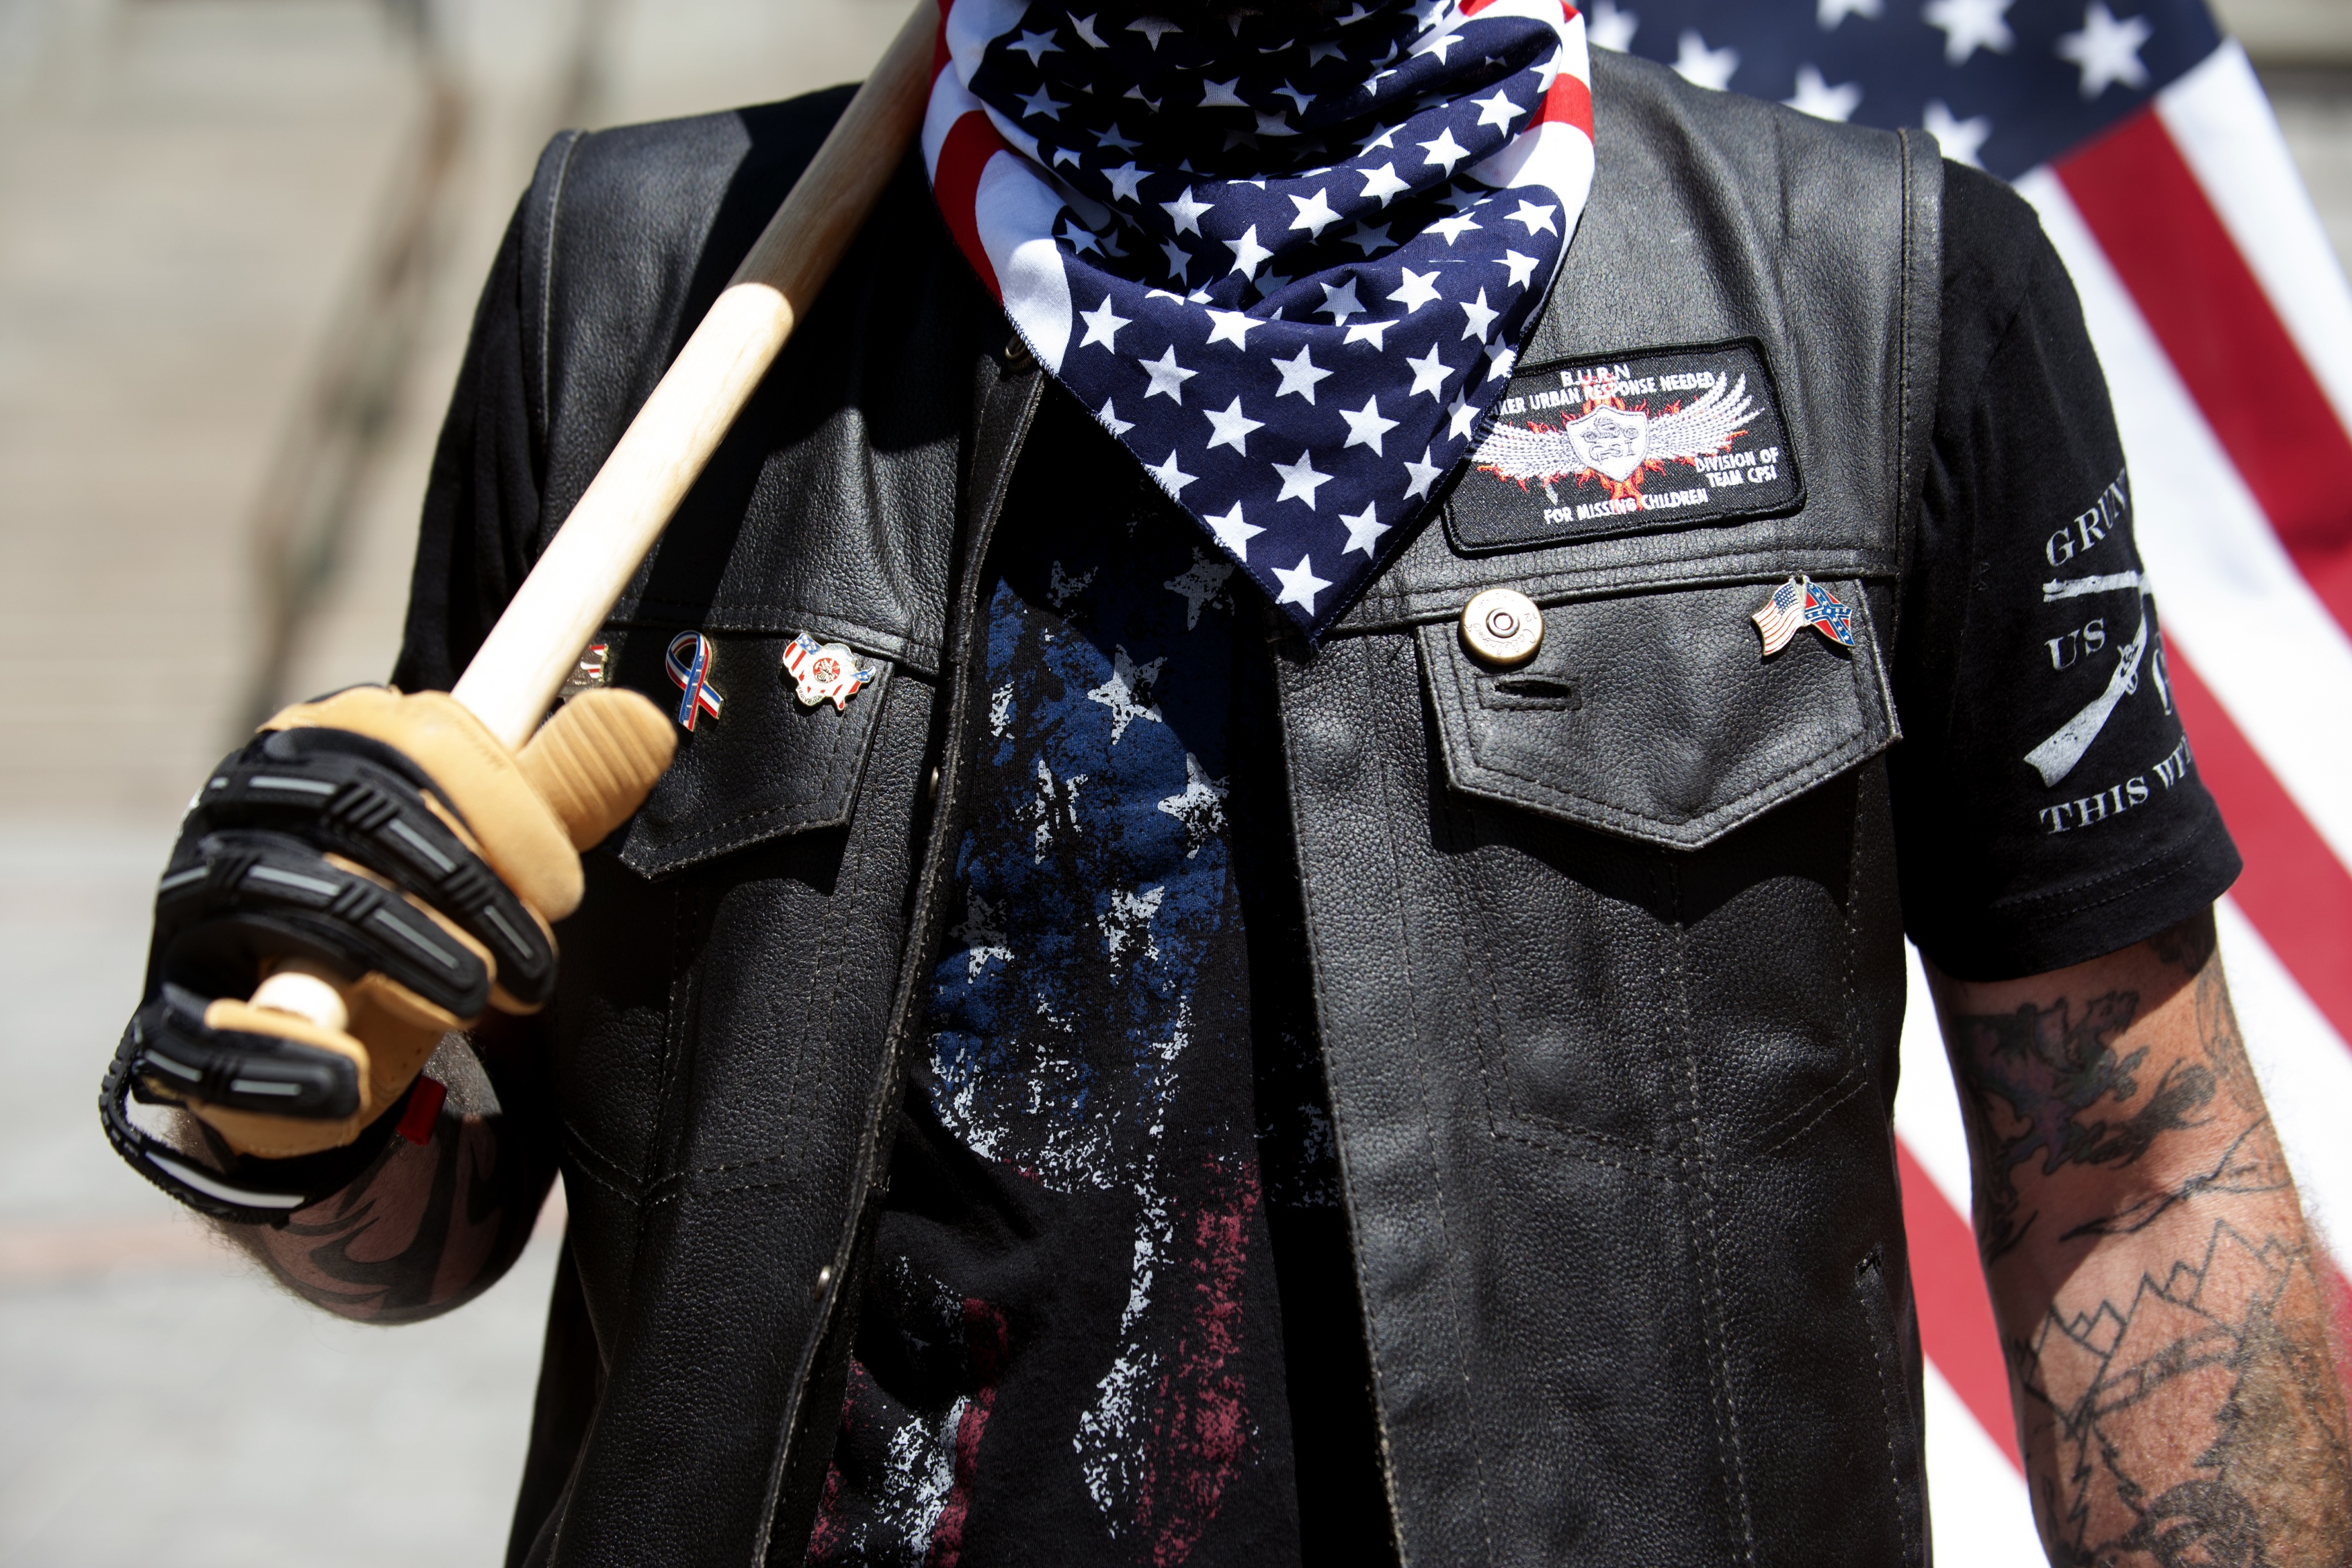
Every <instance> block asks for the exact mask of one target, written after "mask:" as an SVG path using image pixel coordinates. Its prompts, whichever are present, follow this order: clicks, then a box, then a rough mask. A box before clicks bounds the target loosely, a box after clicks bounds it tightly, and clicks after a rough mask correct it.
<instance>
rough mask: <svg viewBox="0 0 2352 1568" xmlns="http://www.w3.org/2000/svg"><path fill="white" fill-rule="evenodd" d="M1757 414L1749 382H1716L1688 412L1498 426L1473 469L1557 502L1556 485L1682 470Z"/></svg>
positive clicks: (1630, 412) (1620, 413) (1610, 410)
mask: <svg viewBox="0 0 2352 1568" xmlns="http://www.w3.org/2000/svg"><path fill="white" fill-rule="evenodd" d="M1755 413H1756V400H1755V398H1753V397H1752V396H1750V395H1749V394H1748V378H1747V377H1746V376H1744V375H1743V376H1741V377H1740V378H1739V379H1738V382H1733V383H1729V384H1727V383H1726V382H1721V381H1717V382H1716V383H1715V385H1714V387H1713V388H1712V389H1710V390H1709V391H1708V392H1706V394H1705V395H1704V396H1702V397H1700V398H1699V399H1698V400H1697V401H1696V402H1693V403H1692V404H1691V405H1690V406H1689V407H1688V408H1679V409H1676V410H1675V411H1674V412H1673V413H1647V412H1645V411H1643V410H1641V409H1637V408H1616V407H1601V408H1596V409H1594V410H1593V411H1592V412H1591V413H1587V414H1585V415H1583V416H1582V417H1580V418H1578V419H1572V420H1570V421H1569V422H1568V423H1566V424H1564V425H1561V426H1559V428H1558V429H1554V430H1544V429H1536V428H1530V427H1528V426H1527V425H1522V424H1498V425H1496V427H1495V428H1494V429H1493V430H1492V431H1491V432H1489V433H1488V434H1487V436H1486V440H1485V441H1484V442H1483V443H1481V444H1480V445H1479V447H1478V452H1477V455H1476V456H1475V457H1473V458H1472V459H1471V462H1472V463H1474V464H1475V465H1477V466H1479V467H1481V468H1486V469H1490V470H1492V471H1493V472H1494V473H1496V474H1497V475H1499V476H1502V477H1503V478H1506V479H1517V480H1519V481H1520V482H1522V483H1525V482H1527V481H1528V480H1534V481H1537V482H1538V483H1540V484H1541V485H1542V486H1543V487H1544V494H1545V495H1547V496H1549V497H1551V498H1552V499H1553V500H1554V501H1557V500H1559V493H1558V492H1557V491H1556V490H1554V489H1553V488H1552V484H1553V481H1555V480H1559V479H1572V478H1577V477H1579V476H1582V475H1585V474H1599V475H1601V476H1603V477H1604V478H1607V479H1608V480H1610V481H1611V482H1612V483H1613V484H1619V485H1622V484H1623V483H1625V481H1626V480H1628V479H1630V478H1632V477H1633V475H1634V474H1635V473H1636V472H1637V471H1639V470H1640V469H1641V468H1642V467H1643V465H1645V464H1650V463H1687V462H1690V461H1692V460H1693V459H1695V458H1699V457H1706V456H1711V455H1714V454H1716V453H1718V452H1721V451H1723V450H1724V449H1725V448H1727V447H1728V446H1729V445H1730V444H1732V442H1733V441H1734V440H1735V439H1737V438H1738V435H1739V434H1740V432H1741V428H1742V427H1743V426H1744V425H1745V424H1746V423H1747V422H1748V420H1749V419H1750V418H1752V417H1753V416H1754V415H1755Z"/></svg>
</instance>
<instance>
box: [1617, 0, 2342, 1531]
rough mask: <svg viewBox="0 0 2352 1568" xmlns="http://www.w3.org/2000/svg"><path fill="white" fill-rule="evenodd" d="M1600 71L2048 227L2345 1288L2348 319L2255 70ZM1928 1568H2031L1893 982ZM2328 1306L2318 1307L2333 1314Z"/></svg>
mask: <svg viewBox="0 0 2352 1568" xmlns="http://www.w3.org/2000/svg"><path fill="white" fill-rule="evenodd" d="M1589 26H1590V36H1591V41H1592V42H1593V43H1594V44H1596V45H1599V46H1601V47H1609V48H1618V49H1631V50H1632V51H1633V52H1635V53H1638V54H1642V55H1645V56H1647V57H1650V58H1653V59H1656V60H1660V61H1663V62H1664V63H1666V64H1668V65H1671V66H1673V67H1675V69H1677V70H1678V71H1680V72H1681V73H1682V75H1683V76H1685V78H1689V79H1691V80H1693V81H1696V82H1699V83H1702V84H1703V85H1706V86H1708V87H1714V88H1724V89H1730V90H1732V91H1735V92H1745V93H1748V94H1752V95H1754V96H1756V97H1759V98H1769V99H1780V100H1781V101H1784V102H1787V103H1789V104H1790V105H1792V106H1793V107H1796V108H1799V109H1802V110H1808V111H1809V112H1811V113H1815V114H1821V115H1825V116H1828V117H1830V118H1833V119H1839V120H1853V121H1855V122H1857V123H1865V124H1871V125H1879V126H1888V127H1893V126H1906V125H1914V126H1925V127H1927V129H1928V130H1929V131H1933V132H1934V133H1935V134H1936V136H1937V139H1938V140H1939V141H1941V142H1942V144H1943V147H1944V152H1945V153H1946V155H1947V156H1948V157H1951V158H1954V159H1958V160H1959V161H1961V162H1969V163H1976V164H1979V165H1980V166H1982V167H1983V168H1985V169H1987V170H1989V171H1990V172H1993V173H1995V174H1998V175H2000V176H2002V177H2003V178H2005V179H2008V180H2011V181H2013V182H2014V183H2016V185H2017V187H2018V189H2019V190H2020V191H2021V192H2023V193H2024V194H2025V195H2026V197H2027V198H2028V199H2029V200H2031V201H2032V203H2033V204H2034V205H2035V206H2036V207H2037V208H2039V209H2040V211H2041V214H2042V226H2043V227H2044V228H2045V229H2046V230H2047V231H2048V233H2049V235H2050V237H2051V239H2052V240H2053V242H2054V244H2055V245H2056V246H2057V248H2058V251H2059V254H2060V255H2061V256H2063V257H2064V258H2065V262H2066V265H2067V267H2068V269H2069V270H2070V271H2071V272H2072V273H2073V274H2074V286H2075V287H2076V288H2077V289H2078V290H2079V291H2080V293H2081V295H2082V298H2083V307H2084V314H2085V316H2086V317H2087V319H2088V320H2089V323H2090V329H2091V336H2092V339H2093V340H2094V341H2095V343H2096V345H2097V348H2098V351H2099V358H2100V361H2101V363H2102V364H2104V365H2105V369H2106V372H2107V381H2108V385H2109V387H2110V389H2111V391H2112V392H2113V394H2114V397H2115V403H2116V417H2117V419H2118V421H2119V422H2120V423H2121V425H2122V429H2123V440H2124V447H2125V451H2126V455H2127V456H2128V458H2129V460H2130V463H2131V472H2132V477H2133V500H2134V503H2135V506H2136V512H2137V528H2138V535H2139V544H2140V550H2141V553H2142V555H2143V557H2144V558H2145V559H2146V561H2147V567H2148V570H2149V574H2150V577H2151V578H2152V580H2153V584H2154V587H2155V590H2156V592H2157V594H2158V599H2159V601H2160V603H2161V604H2162V606H2163V610H2164V629H2165V636H2166V642H2167V647H2168V655H2169V661H2168V663H2169V674H2170V675H2171V678H2172V685H2173V693H2174V695H2175V697H2176V698H2177V699H2178V701H2179V706H2180V709H2181V713H2182V716H2183V718H2184V719H2185V721H2186V723H2187V725H2188V728H2189V738H2190V741H2191V743H2192V744H2193V745H2194V746H2195V747H2196V748H2197V759H2198V765H2199V767H2200V769H2201V770H2202V771H2203V774H2204V777H2205V781H2206V784H2207V785H2208V787H2210V789H2211V790H2212V791H2213V794H2214V796H2215V797H2216V798H2217V799H2218V800H2220V801H2221V810H2222V811H2223V813H2224V815H2225V816H2226V817H2227V818H2228V820H2229V824H2230V830H2231V833H2232V834H2234V835H2235V837H2236V839H2237V841H2238V845H2239V848H2240V849H2241V850H2242V852H2243V853H2244V855H2245V860H2246V871H2245V874H2244V876H2243V877H2242V879H2241V880H2240V882H2239V883H2238V884H2237V886H2236V888H2235V889H2234V890H2233V891H2232V892H2231V894H2230V896H2229V897H2228V898H2226V899H2224V900H2223V901H2222V904H2221V945H2222V950H2223V954H2224V957H2225V961H2226V962H2227V964H2228V966H2229V969H2230V977H2231V987H2232V989H2233V991H2234V992H2235V994H2236V998H2237V1003H2238V1010H2239V1014H2240V1017H2241V1020H2242V1023H2243V1025H2244V1029H2245V1034H2246V1039H2247V1041H2248V1045H2249V1048H2250V1050H2251V1051H2252V1055H2253V1057H2254V1061H2255V1064H2256V1066H2257V1068H2258V1069H2259V1071H2261V1074H2262V1077H2263V1082H2264V1085H2265V1087H2266V1088H2267V1090H2268V1092H2269V1096H2270V1103H2271V1109H2272V1112H2273V1116H2274V1118H2275V1120H2276V1122H2277V1124H2278V1129H2279V1133H2280V1134H2281V1137H2282V1138H2283V1140H2284V1143H2285V1145H2286V1149H2287V1154H2288V1156H2289V1158H2290V1159H2291V1160H2292V1162H2293V1163H2294V1169H2295V1173H2296V1176H2297V1177H2298V1179H2299V1181H2300V1182H2301V1184H2302V1188H2303V1194H2304V1201H2305V1207H2307V1208H2308V1209H2309V1210H2310V1212H2311V1217H2312V1219H2313V1221H2314V1223H2315V1226H2316V1227H2317V1228H2318V1231H2319V1233H2320V1236H2321V1238H2322V1239H2323V1242H2324V1243H2325V1244H2326V1246H2327V1247H2328V1249H2329V1250H2330V1251H2331V1253H2332V1254H2333V1256H2334V1258H2335V1259H2336V1260H2337V1264H2336V1267H2337V1274H2338V1281H2339V1283H2340V1282H2341V1279H2342V1273H2343V1268H2344V1265H2345V1263H2346V1262H2347V1261H2352V1137H2347V1135H2346V1132H2345V1129H2346V1128H2347V1126H2352V869H2347V868H2352V635H2347V633H2352V288H2347V285H2346V281H2345V277H2344V274H2343V271H2342V269H2341V267H2339V265H2338V264H2337V261H2336V256H2335V255H2334V253H2333V252H2332V251H2331V250H2330V249H2329V247H2328V244H2327V240H2326V235H2325V233H2324V232H2323V231H2322V229H2321V227H2320V225H2319V220H2318V216H2317V214H2315V212H2314V211H2313V210H2312V206H2311V203H2310V201H2309V199H2308V198H2307V197H2306V196H2305V193H2304V190H2303V186H2302V183H2301V182H2300V180H2299V179H2298V178H2297V176H2296V173H2295V171H2294V164H2293V162H2291V161H2290V159H2289V157H2288V154H2287V150H2286V145H2285V142H2284V141H2283V140H2282V139H2281V137H2280V135H2279V131H2278V127H2277V124H2276V122H2275V121H2274V120H2273V118H2272V115H2271V110H2270V105H2269V103H2268V102H2267V100H2266V99H2264V98H2263V90H2262V88H2261V86H2260V84H2259V83H2258V82H2257V81H2256V79H2255V78H2254V73H2253V69H2252V67H2251V66H2250V65H2249V64H2248V63H2247V60H2246V57H2245V54H2244V52H2243V51H2242V50H2241V49H2240V48H2239V47H2238V46H2237V45H2236V44H2234V43H2231V42H2229V41H2227V40H2225V39H2224V38H2222V37H2221V35H2220V33H2219V32H2218V31H2217V29H2216V28H2215V26H2214V25H2213V21H2212V19H2211V17H2210V16H2208V15H2207V13H2206V11H2205V8H2204V6H2203V5H2201V4H2200V3H2199V0H2090V3H2089V4H2088V5H2084V4H2083V3H2082V0H1594V4H1593V5H1592V6H1591V12H1590V15H1589ZM1896 1125H1897V1131H1898V1133H1899V1134H1900V1136H1901V1140H1902V1145H1903V1148H1902V1165H1903V1178H1904V1206H1905V1209H1906V1215H1907V1218H1908V1219H1909V1222H1910V1229H1911V1246H1912V1254H1911V1259H1912V1270H1913V1273H1914V1276H1915V1279H1916V1285H1917V1289H1918V1296H1919V1319H1920V1332H1921V1335H1922V1337H1923V1339H1924V1340H1925V1342H1926V1345H1927V1356H1928V1360H1929V1363H1930V1366H1929V1372H1928V1388H1927V1422H1928V1427H1927V1444H1928V1470H1929V1485H1930V1488H1931V1490H1932V1491H1933V1492H1934V1494H1935V1498H1936V1500H1937V1503H1938V1504H1939V1506H1938V1507H1937V1510H1936V1514H1935V1530H1936V1541H1935V1546H1936V1554H1937V1559H1938V1561H1939V1562H1941V1563H1944V1564H1946V1565H1947V1568H1977V1565H1979V1564H1982V1565H1984V1568H1991V1565H1993V1564H2001V1565H2004V1568H2009V1565H2014V1564H2019V1563H2038V1562H2040V1561H2042V1552H2041V1548H2040V1546H2039V1544H2038V1542H2037V1541H2036V1539H2035V1536H2034V1532H2033V1527H2032V1519H2031V1516H2030V1513H2029V1510H2028V1502H2027V1497H2026V1491H2025V1485H2024V1481H2023V1479H2022V1476H2021V1473H2020V1471H2019V1469H2018V1467H2017V1456H2016V1445H2015V1439H2014V1437H2013V1435H2012V1430H2011V1417H2010V1410H2009V1395H2008V1384H2007V1375H2006V1372H2005V1370H2004V1367H2003V1363H2002V1359H2001V1351H2000V1344H1999V1342H1998V1341H1997V1339H1996V1338H1995V1336H1994V1332H1993V1326H1992V1314H1991V1310H1990V1306H1989V1305H1988V1304H1987V1301H1986V1299H1985V1292H1984V1286H1983V1282H1982V1279H1981V1276H1980V1275H1979V1272H1978V1268H1977V1259H1976V1249H1975V1246H1974V1243H1973V1240H1972V1239H1971V1237H1970V1234H1969V1224H1968V1218H1967V1217H1968V1211H1969V1181H1968V1175H1969V1165H1968V1148H1967V1145H1966V1143H1965V1141H1964V1138H1963V1135H1962V1133H1961V1128H1960V1120H1959V1111H1958V1103H1957V1102H1956V1101H1955V1099H1954V1097H1953V1093H1952V1090H1951V1079H1950V1076H1949V1073H1948V1071H1947V1070H1946V1068H1945V1066H1944V1062H1943V1051H1942V1047H1941V1044H1940V1042H1939V1041H1938V1040H1937V1036H1936V1027H1935V1015H1934V1012H1933V1009H1932V1008H1931V1006H1930V1004H1929V1002H1928V999H1927V992H1926V989H1925V988H1924V986H1923V985H1922V984H1921V983H1920V979H1919V974H1918V967H1917V964H1916V960H1915V962H1914V964H1913V983H1912V995H1911V1008H1910V1012H1909V1016H1908V1019H1907V1021H1906V1026H1905V1034H1904V1074H1903V1092H1902V1098H1901V1103H1900V1104H1899V1105H1898V1108H1897V1113H1896ZM2340 1299H2341V1298H2339V1300H2340Z"/></svg>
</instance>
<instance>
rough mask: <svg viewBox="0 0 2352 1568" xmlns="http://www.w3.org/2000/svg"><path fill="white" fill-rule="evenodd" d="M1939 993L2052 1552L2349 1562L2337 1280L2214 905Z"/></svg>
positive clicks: (2165, 1561)
mask: <svg viewBox="0 0 2352 1568" xmlns="http://www.w3.org/2000/svg"><path fill="white" fill-rule="evenodd" d="M1936 989H1937V1006H1938V1009H1939V1010H1940V1011H1941V1012H1942V1014H1943V1019H1944V1025H1945V1038H1946V1040H1947V1041H1948V1045H1949V1048H1950V1051H1951V1054H1952V1061H1953V1068H1954V1071H1955V1073H1956V1075H1957V1077H1958V1081H1959V1084H1960V1087H1961V1090H1962V1093H1961V1103H1962V1106H1963V1109H1964V1111H1965V1113H1966V1116H1967V1120H1968V1123H1969V1143H1970V1145H1971V1150H1972V1153H1973V1155H1974V1160H1975V1165H1976V1170H1977V1184H1976V1186H1977V1191H1976V1223H1977V1238H1978V1244H1979V1249H1980V1250H1981V1252H1982V1254H1983V1257H1984V1262H1985V1270H1986V1277H1987V1280H1988V1281H1989V1282H1990V1286H1991V1290H1992V1295H1993V1303H1994V1309H1995V1312H1996V1315H1997V1317H1998V1319H1999V1321H2000V1328H2001V1333H2002V1336H2003V1339H2004V1341H2005V1344H2006V1349H2007V1352H2008V1359H2009V1364H2010V1372H2011V1396H2012V1398H2013V1399H2014V1400H2015V1402H2016V1406H2017V1411H2018V1424H2019V1432H2020V1437H2021V1447H2022V1449H2023V1452H2024V1454H2025V1456H2026V1466H2027V1471H2028V1478H2029V1480H2030V1481H2031V1483H2032V1490H2033V1494H2034V1511H2035V1515H2036V1518H2037V1520H2038V1521H2039V1522H2040V1525H2041V1528H2042V1539H2043V1542H2044V1543H2045V1545H2046V1546H2047V1548H2048V1550H2049V1552H2050V1558H2051V1561H2052V1562H2053V1563H2058V1564H2062V1565H2064V1568H2076V1565H2078V1564H2079V1565H2083V1568H2090V1565H2093V1564H2096V1565H2098V1568H2143V1565H2145V1568H2184V1565H2187V1564H2192V1563H2196V1564H2202V1563H2227V1564H2231V1565H2233V1568H2338V1565H2340V1564H2343V1563H2347V1562H2352V1459H2347V1424H2346V1415H2345V1399H2344V1388H2343V1385H2342V1383H2341V1382H2340V1381H2339V1380H2338V1377H2337V1374H2336V1360H2335V1356H2334V1354H2333V1353H2332V1350H2331V1346H2330V1343H2329V1338H2328V1322H2329V1317H2330V1314H2329V1312H2328V1300H2327V1293H2326V1283H2325V1281H2323V1279H2322V1277H2321V1274H2320V1272H2319V1269H2318V1264H2317V1260H2316V1259H2315V1256H2314V1253H2313V1249H2312V1246H2311V1242H2310V1239H2309V1237H2308V1235H2307V1233H2306V1232H2305V1228H2304V1224H2303V1218H2302V1215H2301V1212H2300V1210H2299V1208H2298V1207H2297V1204H2296V1200H2295V1194H2294V1182H2293V1180H2292V1178H2291V1177H2290V1176H2289V1175H2288V1173H2287V1169H2286V1165H2285V1162H2284V1158H2283V1157H2282V1155H2281V1153H2280V1150H2279V1145H2278V1139H2277V1135H2276V1134H2275V1133H2274V1131H2273V1128H2272V1126H2271V1123H2270V1117H2269V1113H2268V1111H2267V1109H2266V1108H2265V1107H2264V1105H2263V1099H2262V1093H2261V1090H2260V1088H2259V1087H2258V1086H2257V1084H2256V1083H2255V1081H2254V1077H2253V1073H2252V1069H2251V1067H2250V1066H2249V1065H2248V1063H2247V1061H2246V1055H2245V1047H2244V1042H2243V1040H2242V1038H2241V1037H2240V1035H2239V1032H2238V1026H2237V1019H2236V1016H2235V1014H2234V1013H2233V1012H2232V1010H2231V1007H2230V999H2229V989H2228V985H2227V982H2226V981H2225V979H2224V978H2223V976H2222V973H2221V963H2220V960H2219V957H2218V956H2217V955H2216V952H2215V946H2214V940H2213V927H2212V921H2211V917H2210V915H2206V916H2203V917H2200V919H2198V920H2195V921H2191V922H2189V923H2187V924H2185V925H2181V926H2179V927H2176V928H2175V929H2174V930H2172V931H2169V932H2167V933H2165V934H2163V935H2162V936H2158V937H2156V938H2153V939H2152V940H2150V941H2148V942H2146V943H2143V944H2141V945H2140V946H2137V947H2136V948H2130V949H2126V951H2125V952H2123V953H2119V954H2115V955H2112V956H2109V957H2107V958H2104V959H2099V960H2096V961H2095V962H2093V963H2090V964H2084V965H2079V966H2077V967H2074V968H2073V969H2070V970H2064V971H2061V972H2059V973H2056V974H2053V975H2044V976H2040V977H2035V978H2032V979H2029V980H2021V981H2015V982H2005V983H2000V984H1983V985H1979V984H1968V983H1962V982H1958V981H1953V980H1949V979H1947V978H1944V977H1940V976H1939V977H1937V981H1936Z"/></svg>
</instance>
